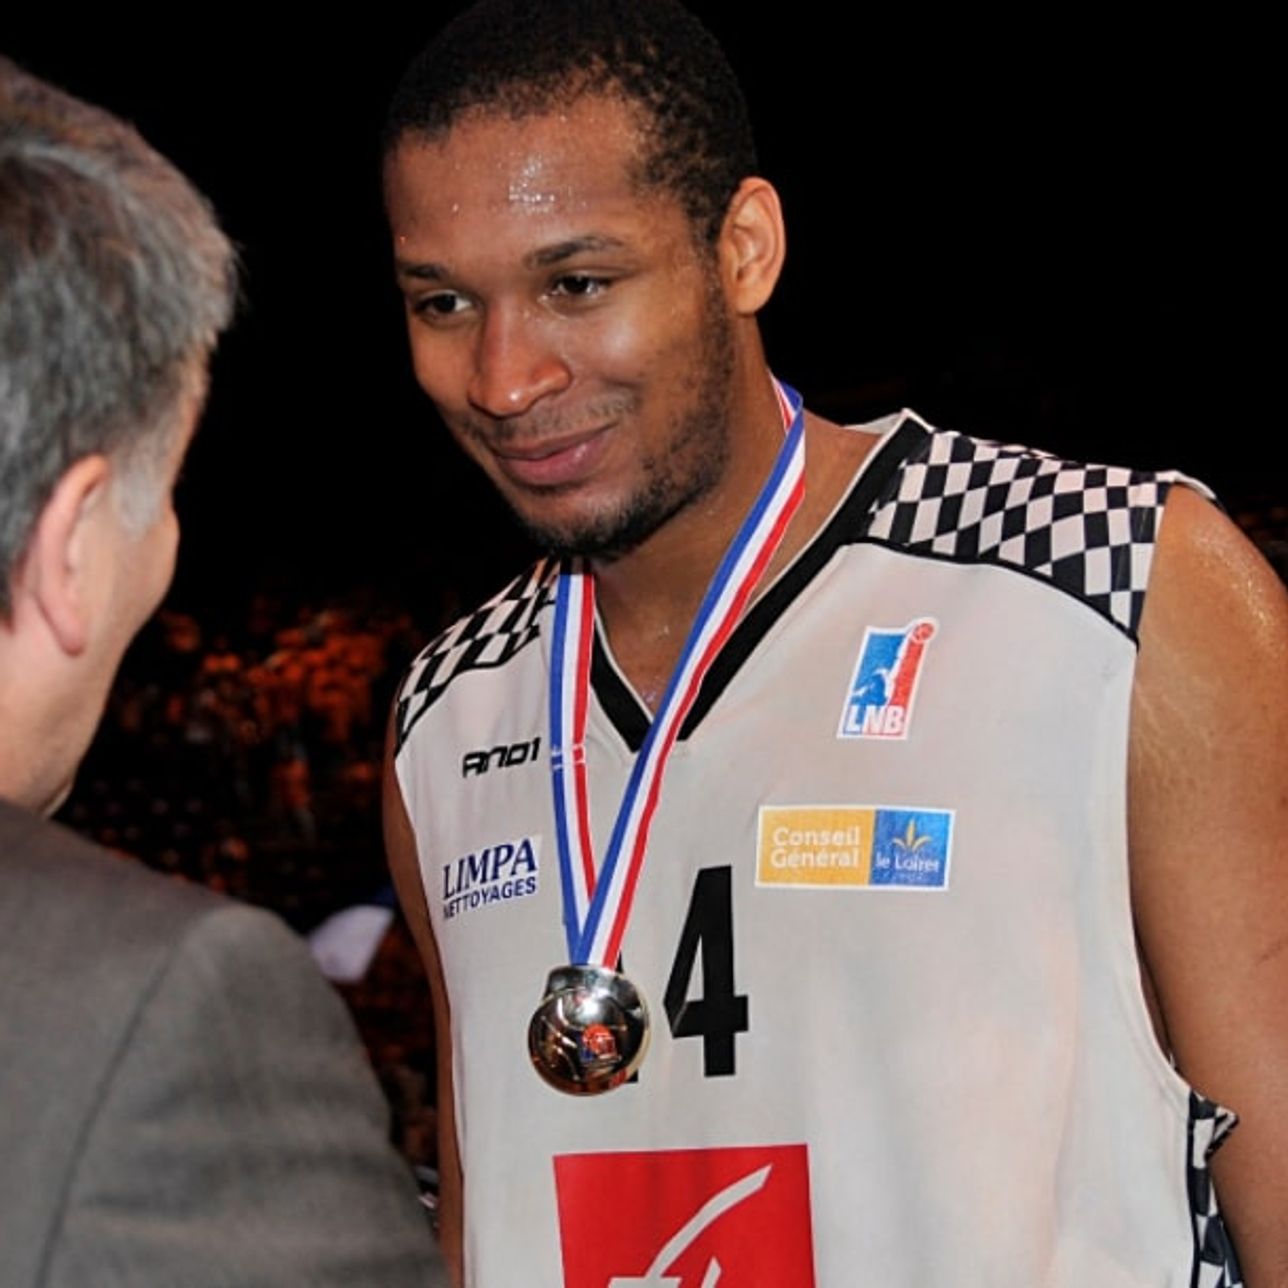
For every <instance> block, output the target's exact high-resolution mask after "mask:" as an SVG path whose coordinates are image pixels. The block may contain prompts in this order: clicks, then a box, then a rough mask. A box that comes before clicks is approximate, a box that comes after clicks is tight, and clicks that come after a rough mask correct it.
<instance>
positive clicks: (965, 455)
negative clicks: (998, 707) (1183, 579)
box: [867, 429, 1206, 639]
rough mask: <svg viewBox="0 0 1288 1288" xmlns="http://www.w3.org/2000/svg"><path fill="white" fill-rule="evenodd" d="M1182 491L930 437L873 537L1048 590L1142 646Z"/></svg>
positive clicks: (877, 517) (1104, 469)
mask: <svg viewBox="0 0 1288 1288" xmlns="http://www.w3.org/2000/svg"><path fill="white" fill-rule="evenodd" d="M1177 481H1185V482H1189V480H1187V479H1185V478H1184V476H1183V475H1180V474H1175V473H1170V472H1169V473H1161V474H1151V473H1143V472H1139V471H1135V470H1127V469H1120V468H1117V467H1114V466H1107V465H1078V464H1075V463H1073V462H1071V461H1063V460H1060V459H1059V458H1058V457H1055V456H1050V455H1048V454H1047V453H1045V452H1038V451H1033V450H1031V449H1029V448H1025V447H1008V446H1004V445H1002V444H1000V443H991V442H987V441H985V440H983V439H976V438H967V437H966V436H965V435H962V434H955V433H950V432H945V431H938V430H932V429H928V439H927V442H926V444H925V445H924V447H923V448H922V450H921V451H920V452H919V453H917V454H915V455H914V456H913V457H912V458H910V460H909V461H908V463H907V464H906V465H905V466H904V468H903V469H902V471H901V472H900V473H899V474H898V475H897V476H896V482H895V483H894V484H892V492H891V494H890V495H887V496H885V497H883V498H882V500H881V501H880V502H879V503H878V506H877V509H876V510H875V512H874V514H873V518H872V521H871V524H870V525H869V528H868V532H867V536H868V537H869V538H871V539H873V540H877V541H882V542H887V543H889V544H891V545H896V546H900V547H902V548H905V549H907V550H909V551H910V552H915V553H918V554H929V555H937V556H940V557H942V558H945V559H953V560H958V561H962V562H967V563H997V564H1005V565H1007V566H1009V567H1012V568H1016V569H1018V570H1020V571H1022V572H1025V573H1028V574H1029V575H1030V576H1034V577H1040V578H1043V579H1045V580H1047V581H1050V582H1052V583H1054V584H1055V585H1056V586H1058V587H1059V588H1060V589H1062V590H1065V591H1067V592H1068V593H1069V594H1071V595H1075V596H1076V597H1077V598H1079V599H1081V600H1083V601H1084V602H1085V603H1087V604H1088V605H1090V606H1091V607H1092V608H1094V609H1095V610H1096V611H1097V612H1099V613H1101V614H1102V615H1103V616H1104V617H1106V618H1108V619H1109V620H1110V621H1111V622H1113V623H1114V624H1115V625H1116V626H1118V627H1119V629H1121V630H1123V631H1125V632H1126V633H1127V634H1128V635H1129V636H1131V637H1132V639H1135V638H1136V632H1137V629H1138V627H1139V625H1140V614H1141V609H1142V607H1143V606H1144V602H1145V586H1146V584H1147V582H1148V580H1149V566H1150V560H1151V558H1152V556H1153V550H1154V538H1155V536H1156V534H1157V531H1158V522H1159V518H1160V516H1161V514H1162V507H1163V502H1164V501H1165V500H1166V499H1167V492H1168V489H1169V487H1170V486H1171V484H1172V483H1174V482H1177ZM1201 490H1202V489H1201ZM1205 494H1206V493H1205Z"/></svg>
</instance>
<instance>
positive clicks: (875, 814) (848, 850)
mask: <svg viewBox="0 0 1288 1288" xmlns="http://www.w3.org/2000/svg"><path fill="white" fill-rule="evenodd" d="M952 836H953V811H952V810H947V809H922V808H912V807H906V806H888V805H762V806H761V808H760V812H759V816H758V820H757V837H756V884H757V885H758V886H779V887H786V888H792V889H809V888H813V889H844V888H850V889H864V888H867V889H881V888H887V889H889V888H903V889H918V890H946V889H947V888H948V868H949V859H950V858H951V852H952Z"/></svg>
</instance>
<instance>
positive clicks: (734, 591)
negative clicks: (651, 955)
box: [550, 381, 805, 969]
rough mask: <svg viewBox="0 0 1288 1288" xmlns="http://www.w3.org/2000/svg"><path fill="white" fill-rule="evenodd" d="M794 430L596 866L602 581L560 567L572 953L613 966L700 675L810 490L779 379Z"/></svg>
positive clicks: (559, 726) (562, 785) (794, 399)
mask: <svg viewBox="0 0 1288 1288" xmlns="http://www.w3.org/2000/svg"><path fill="white" fill-rule="evenodd" d="M774 387H775V390H776V391H777V394H778V401H779V406H780V408H781V410H782V414H783V424H784V426H785V427H786V431H787V432H786V437H785V438H784V440H783V445H782V447H781V449H780V450H779V453H778V457H777V459H776V460H775V461H774V468H773V470H772V471H771V473H770V475H769V478H768V479H767V480H766V482H765V484H764V486H763V487H762V488H761V490H760V495H759V496H757V498H756V500H755V503H754V504H753V505H752V507H751V510H750V511H749V512H748V514H747V516H746V518H745V519H744V520H743V522H742V525H741V527H740V528H739V529H738V532H737V534H736V535H735V537H734V539H733V541H732V543H731V544H730V546H729V549H728V550H726V551H725V554H724V558H723V559H722V560H721V561H720V566H719V567H718V568H717V569H716V572H715V576H714V577H713V578H712V579H711V584H710V585H709V586H708V587H707V592H706V594H705V596H704V597H703V600H702V604H701V606H700V607H699V609H698V614H697V617H696V618H695V619H694V622H693V626H692V627H691V629H690V631H689V637H688V639H687V640H686V641H685V644H684V649H683V651H682V652H681V654H680V659H679V661H678V662H677V663H676V667H675V670H674V672H673V673H672V675H671V678H670V680H669V681H668V683H667V686H666V692H665V693H664V694H663V696H662V701H661V703H660V705H659V706H658V709H657V714H656V715H655V716H654V718H653V722H652V724H651V725H650V726H649V731H648V734H647V736H646V737H645V739H644V744H643V746H642V747H641V748H640V750H639V754H638V755H637V756H636V757H635V764H634V766H633V768H632V770H631V776H630V779H629V781H628V783H627V785H626V792H625V795H624V796H623V797H622V803H621V805H620V806H619V808H618V811H617V821H616V822H615V823H614V825H613V831H612V836H611V839H610V840H609V843H608V851H607V853H606V854H605V856H604V861H603V864H602V866H601V867H600V868H599V869H598V870H596V867H595V859H594V851H593V848H592V844H591V836H590V799H589V793H588V790H587V783H586V713H587V709H588V707H589V705H590V660H591V651H592V649H593V647H594V638H595V582H594V578H593V577H592V576H591V573H590V570H589V568H588V566H587V565H586V563H585V562H584V561H583V560H576V561H573V563H572V564H571V565H570V566H568V567H566V568H565V569H564V571H563V572H561V573H560V576H559V584H558V587H557V589H556V593H555V623H554V637H553V641H552V647H551V653H552V656H551V664H550V767H551V779H552V783H553V787H554V806H555V836H556V840H557V842H558V849H559V876H560V883H561V887H562V891H563V906H564V930H565V933H566V934H567V937H568V954H569V960H570V961H571V962H572V963H574V964H577V965H595V966H607V967H609V968H610V969H612V968H613V967H615V965H616V963H617V961H618V959H619V957H620V954H621V947H622V939H623V937H624V935H625V933H626V926H627V923H628V922H629V920H630V915H631V904H632V902H633V900H634V897H635V890H636V887H637V885H638V884H639V878H640V872H641V870H642V869H643V866H644V854H645V850H646V848H647V845H648V835H649V828H650V826H651V825H652V822H653V814H654V811H655V810H656V809H657V803H658V796H659V792H660V790H661V786H662V775H663V773H664V772H665V769H666V762H667V760H668V758H669V757H670V754H671V749H672V747H674V745H675V740H676V738H677V737H678V736H679V732H680V729H681V727H682V726H683V724H684V718H685V716H686V715H687V714H688V712H689V709H690V707H692V705H693V703H694V700H695V699H696V698H697V696H698V691H699V689H700V688H701V687H702V680H703V677H704V676H705V675H706V673H707V671H708V670H709V669H710V666H711V664H712V662H713V661H715V658H716V656H717V655H718V654H719V652H720V649H721V648H722V647H723V645H724V643H725V641H726V640H727V639H728V638H729V636H730V635H731V634H732V633H733V629H734V627H735V626H736V625H737V623H738V621H739V619H740V618H741V617H742V614H743V611H744V609H745V608H746V607H747V604H748V601H749V600H750V599H751V596H752V593H753V592H754V590H755V589H756V585H757V583H758V582H759V581H760V578H761V576H762V575H763V573H764V571H765V569H766V567H768V565H769V561H770V560H771V559H772V558H773V557H774V552H775V551H776V550H777V549H778V545H779V543H780V542H781V541H782V538H783V533H784V532H786V530H787V525H788V524H789V523H790V522H791V518H792V515H793V514H795V512H796V509H797V507H798V506H799V505H800V503H801V498H802V497H803V496H804V493H805V429H804V421H805V418H804V414H803V412H802V409H801V399H800V395H799V394H797V393H796V392H795V390H792V389H789V388H788V387H787V386H786V385H783V384H781V383H779V382H778V381H775V382H774Z"/></svg>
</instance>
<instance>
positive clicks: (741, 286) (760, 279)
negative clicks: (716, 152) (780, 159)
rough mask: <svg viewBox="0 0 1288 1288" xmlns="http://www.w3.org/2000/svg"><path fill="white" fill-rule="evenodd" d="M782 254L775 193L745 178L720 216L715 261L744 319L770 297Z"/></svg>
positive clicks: (783, 233) (780, 219)
mask: <svg viewBox="0 0 1288 1288" xmlns="http://www.w3.org/2000/svg"><path fill="white" fill-rule="evenodd" d="M786 253H787V232H786V229H785V228H784V226H783V209H782V206H781V204H780V203H779V200H778V193H777V192H775V191H774V187H773V185H772V184H771V183H769V181H768V180H766V179H758V178H749V179H744V180H743V181H742V182H741V183H740V184H739V185H738V190H737V192H735V193H734V194H733V198H732V200H731V201H730V202H729V209H728V210H727V211H725V218H724V224H723V226H722V227H721V230H720V260H721V265H722V267H723V269H724V274H725V281H726V284H727V288H728V290H729V299H730V303H731V304H732V305H733V307H734V309H735V310H736V311H737V312H738V313H741V314H743V315H744V316H749V315H750V314H753V313H756V312H758V311H759V310H760V309H761V308H763V307H764V305H765V303H766V301H767V300H768V299H769V297H770V296H771V295H772V294H773V293H774V287H775V285H777V282H778V275H779V273H781V272H782V268H783V257H784V256H785V255H786Z"/></svg>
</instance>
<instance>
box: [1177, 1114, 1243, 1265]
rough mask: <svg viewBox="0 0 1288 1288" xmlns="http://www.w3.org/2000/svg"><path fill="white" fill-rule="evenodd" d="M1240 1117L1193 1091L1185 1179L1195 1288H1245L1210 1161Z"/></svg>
mask: <svg viewBox="0 0 1288 1288" xmlns="http://www.w3.org/2000/svg"><path fill="white" fill-rule="evenodd" d="M1238 1121H1239V1120H1238V1118H1237V1117H1236V1116H1235V1115H1234V1114H1232V1113H1231V1112H1230V1111H1229V1110H1228V1109H1224V1108H1222V1107H1221V1106H1220V1105H1218V1104H1214V1103H1213V1102H1212V1101H1210V1100H1205V1099H1204V1098H1203V1097H1202V1096H1200V1095H1199V1094H1198V1093H1197V1092H1193V1091H1192V1092H1190V1130H1189V1147H1190V1156H1189V1160H1188V1164H1187V1167H1186V1172H1187V1176H1186V1182H1187V1185H1188V1189H1189V1196H1190V1214H1191V1216H1192V1218H1193V1221H1194V1269H1193V1272H1192V1274H1191V1278H1190V1282H1191V1284H1193V1285H1194V1288H1242V1285H1243V1275H1242V1274H1241V1273H1240V1270H1239V1259H1238V1257H1236V1256H1235V1252H1234V1245H1233V1243H1231V1241H1230V1235H1229V1232H1228V1231H1227V1230H1226V1228H1225V1222H1224V1221H1223V1220H1222V1219H1221V1213H1220V1210H1219V1209H1218V1207H1217V1201H1216V1190H1215V1189H1214V1188H1213V1185H1212V1172H1211V1168H1210V1167H1209V1162H1210V1160H1211V1158H1212V1155H1213V1154H1214V1153H1215V1152H1216V1150H1217V1148H1218V1147H1219V1146H1220V1144H1221V1143H1222V1142H1223V1141H1224V1140H1225V1138H1226V1137H1227V1136H1228V1135H1229V1134H1230V1133H1231V1132H1232V1131H1233V1130H1234V1128H1235V1125H1236V1123H1237V1122H1238Z"/></svg>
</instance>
